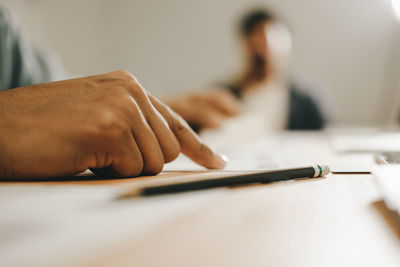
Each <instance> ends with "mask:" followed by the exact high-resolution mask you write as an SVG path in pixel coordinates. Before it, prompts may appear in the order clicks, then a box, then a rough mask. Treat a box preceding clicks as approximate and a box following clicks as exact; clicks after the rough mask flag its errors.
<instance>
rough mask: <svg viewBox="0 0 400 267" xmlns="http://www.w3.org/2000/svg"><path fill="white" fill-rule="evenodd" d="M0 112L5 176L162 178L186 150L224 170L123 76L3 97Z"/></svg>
mask: <svg viewBox="0 0 400 267" xmlns="http://www.w3.org/2000/svg"><path fill="white" fill-rule="evenodd" d="M0 114H1V116H0V177H1V178H7V179H8V178H10V179H12V178H26V177H60V176H66V175H72V174H76V173H79V172H82V171H84V170H86V169H88V168H91V169H93V170H94V171H95V172H96V173H100V174H102V175H108V176H114V177H115V176H118V177H119V176H121V177H130V176H138V175H141V174H156V173H159V172H160V171H161V170H162V168H163V165H164V163H167V162H170V161H172V160H174V159H175V158H176V157H177V156H178V154H179V153H180V152H182V153H183V154H185V155H187V156H188V157H189V158H191V159H192V160H193V161H195V162H196V163H198V164H200V165H203V166H205V167H207V168H211V169H218V168H223V167H224V166H225V164H226V160H225V159H224V158H223V157H222V156H221V155H219V154H217V153H215V152H213V150H211V149H210V148H209V147H208V146H206V145H205V144H203V143H202V141H201V140H200V139H199V137H198V136H197V135H196V134H195V133H194V132H193V131H192V130H191V129H190V127H189V126H188V125H187V123H186V122H185V121H184V120H183V119H182V118H181V117H180V116H179V115H177V114H176V113H175V112H173V111H172V110H171V109H170V108H169V107H167V106H166V105H165V104H163V103H162V102H161V101H159V100H158V99H156V98H155V97H153V96H152V95H150V94H149V93H148V92H147V91H146V90H144V89H143V88H142V87H141V85H140V84H139V82H138V81H137V80H136V79H135V78H134V77H133V76H132V75H131V74H129V73H128V72H125V71H116V72H111V73H107V74H102V75H97V76H91V77H85V78H78V79H72V80H65V81H59V82H52V83H46V84H38V85H32V86H26V87H20V88H16V89H13V90H8V91H5V92H2V93H0Z"/></svg>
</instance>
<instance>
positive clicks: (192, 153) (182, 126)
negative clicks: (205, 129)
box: [149, 95, 227, 169]
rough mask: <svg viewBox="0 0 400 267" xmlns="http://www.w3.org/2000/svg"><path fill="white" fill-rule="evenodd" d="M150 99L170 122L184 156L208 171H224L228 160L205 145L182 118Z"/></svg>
mask: <svg viewBox="0 0 400 267" xmlns="http://www.w3.org/2000/svg"><path fill="white" fill-rule="evenodd" d="M149 97H150V100H151V102H152V103H153V105H154V106H155V107H156V109H157V110H158V111H159V112H160V113H161V115H163V117H164V118H165V120H166V121H167V122H168V124H169V126H170V128H171V130H172V132H173V133H174V134H175V136H176V138H177V139H178V141H179V143H180V145H181V152H182V153H183V154H185V155H186V156H188V157H189V158H190V159H192V160H193V161H194V162H196V163H198V164H200V165H202V166H204V167H206V168H208V169H222V168H224V167H225V166H226V163H227V158H226V157H225V156H223V155H220V154H218V153H216V152H215V151H213V150H212V149H211V148H210V147H208V146H207V145H206V144H204V143H203V142H202V141H201V139H200V137H199V136H198V135H197V134H196V133H195V132H194V131H193V130H192V129H191V128H190V126H189V125H188V124H187V123H186V121H185V120H184V119H182V117H181V116H179V115H178V114H176V113H175V112H174V111H172V110H171V109H170V108H169V107H168V106H166V105H165V104H164V103H162V102H161V101H160V100H158V99H157V98H155V97H154V96H152V95H149Z"/></svg>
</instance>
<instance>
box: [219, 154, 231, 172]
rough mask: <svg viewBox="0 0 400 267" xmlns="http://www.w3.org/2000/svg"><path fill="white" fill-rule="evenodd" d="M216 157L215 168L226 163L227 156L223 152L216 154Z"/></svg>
mask: <svg viewBox="0 0 400 267" xmlns="http://www.w3.org/2000/svg"><path fill="white" fill-rule="evenodd" d="M216 155H217V156H216V159H217V165H218V166H217V168H218V169H222V168H224V167H225V166H226V164H227V163H228V157H227V156H225V155H223V154H216Z"/></svg>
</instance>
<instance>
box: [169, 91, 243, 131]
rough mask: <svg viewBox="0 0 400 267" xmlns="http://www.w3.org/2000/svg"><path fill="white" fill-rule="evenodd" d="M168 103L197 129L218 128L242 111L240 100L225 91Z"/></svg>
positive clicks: (184, 97)
mask: <svg viewBox="0 0 400 267" xmlns="http://www.w3.org/2000/svg"><path fill="white" fill-rule="evenodd" d="M166 103H167V104H168V105H169V106H170V107H171V108H172V109H173V110H174V111H175V112H176V113H178V114H179V115H181V116H182V117H183V118H184V119H185V120H186V121H187V122H188V123H189V124H190V125H191V126H192V127H193V128H195V129H204V128H218V127H220V126H221V125H222V123H223V122H224V121H225V120H226V119H228V118H230V117H232V116H235V115H237V114H238V113H239V111H240V102H239V100H237V99H236V98H235V96H234V95H233V94H231V93H230V92H228V91H227V90H224V89H216V90H211V91H205V92H196V93H192V94H188V95H185V96H182V97H179V98H175V99H170V100H167V101H166Z"/></svg>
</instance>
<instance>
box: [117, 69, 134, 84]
mask: <svg viewBox="0 0 400 267" xmlns="http://www.w3.org/2000/svg"><path fill="white" fill-rule="evenodd" d="M113 74H116V75H118V76H121V77H123V78H124V79H126V80H130V81H135V82H137V79H136V77H135V76H134V75H133V74H132V73H130V72H129V71H126V70H117V71H114V72H113Z"/></svg>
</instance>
